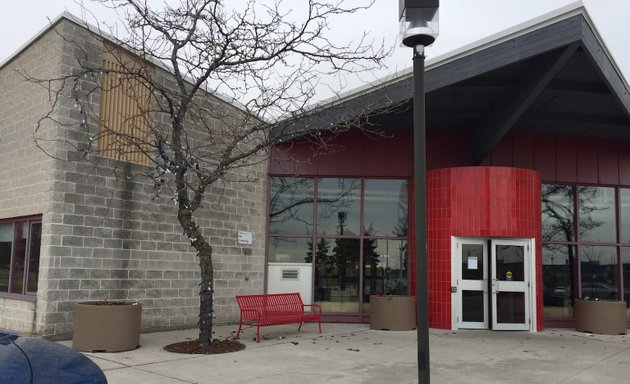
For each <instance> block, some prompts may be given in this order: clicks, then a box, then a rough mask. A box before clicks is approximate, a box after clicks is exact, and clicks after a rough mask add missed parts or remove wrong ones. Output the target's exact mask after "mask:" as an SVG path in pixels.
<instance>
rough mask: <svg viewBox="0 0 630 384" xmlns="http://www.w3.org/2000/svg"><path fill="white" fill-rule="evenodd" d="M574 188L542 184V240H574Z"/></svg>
mask: <svg viewBox="0 0 630 384" xmlns="http://www.w3.org/2000/svg"><path fill="white" fill-rule="evenodd" d="M573 205H574V189H573V186H571V185H558V184H543V185H542V207H541V208H542V240H543V241H573V237H574V236H573V233H574V228H575V226H574V222H573V217H574V212H575V210H574V208H573Z"/></svg>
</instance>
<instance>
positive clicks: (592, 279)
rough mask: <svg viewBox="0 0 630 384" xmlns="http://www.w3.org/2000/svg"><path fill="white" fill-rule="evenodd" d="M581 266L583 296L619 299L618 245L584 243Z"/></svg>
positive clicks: (586, 297) (581, 249) (581, 250)
mask: <svg viewBox="0 0 630 384" xmlns="http://www.w3.org/2000/svg"><path fill="white" fill-rule="evenodd" d="M580 267H581V270H582V276H581V277H582V279H581V281H582V285H581V288H582V298H584V299H599V300H616V299H617V278H616V276H617V247H603V246H590V245H583V246H582V247H581V248H580Z"/></svg>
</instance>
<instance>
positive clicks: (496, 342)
mask: <svg viewBox="0 0 630 384" xmlns="http://www.w3.org/2000/svg"><path fill="white" fill-rule="evenodd" d="M323 328H324V333H323V334H322V335H321V336H320V335H319V334H318V333H317V331H316V330H315V327H314V326H313V325H305V326H304V327H303V329H302V332H300V333H298V332H296V327H294V326H279V327H268V328H265V330H264V332H263V334H264V335H265V340H263V341H262V342H261V343H260V344H257V343H256V342H255V341H254V337H255V329H252V328H250V329H247V330H246V331H245V334H244V335H243V336H242V337H241V339H242V341H243V343H244V344H245V345H246V346H247V348H246V349H245V350H244V351H241V352H236V353H228V354H223V355H211V356H203V355H180V354H173V353H169V352H165V351H163V350H162V347H163V346H165V345H167V344H170V343H173V342H176V341H181V340H185V339H186V338H194V337H195V336H196V330H185V331H173V332H159V333H148V334H143V335H142V338H141V344H142V347H140V348H139V349H137V350H134V351H128V352H121V353H90V354H88V356H89V357H90V358H92V359H93V360H94V361H95V362H96V363H97V364H98V365H99V366H100V367H101V368H102V369H103V370H104V371H105V375H106V376H107V379H108V380H109V382H110V384H118V383H121V384H122V383H125V384H126V383H134V384H135V383H155V384H162V383H164V384H175V383H179V384H181V383H213V384H217V383H220V384H231V383H248V384H249V383H273V384H283V383H291V384H296V383H297V384H308V383H318V384H320V383H325V384H333V383H344V384H345V383H349V384H353V383H357V384H358V383H374V384H376V383H379V384H382V383H396V384H401V383H416V382H417V368H416V341H415V338H416V333H415V331H411V332H387V331H373V330H370V329H368V326H366V325H361V324H324V325H323ZM235 329H236V327H234V326H219V327H216V335H217V336H219V337H227V336H230V334H231V332H232V331H234V330H235ZM64 343H66V344H69V342H64ZM430 348H431V351H430V355H431V381H432V383H434V384H442V383H444V384H447V383H448V384H451V383H501V384H506V383H509V384H518V383H566V384H575V383H597V384H606V383H626V382H628V380H630V379H629V378H630V336H603V335H591V334H585V333H579V332H576V331H572V330H564V329H563V330H558V329H551V330H547V331H545V332H541V333H527V332H491V331H457V332H451V331H441V330H431V335H430Z"/></svg>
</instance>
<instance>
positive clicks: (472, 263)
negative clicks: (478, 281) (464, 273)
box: [467, 256, 478, 269]
mask: <svg viewBox="0 0 630 384" xmlns="http://www.w3.org/2000/svg"><path fill="white" fill-rule="evenodd" d="M467 261H468V269H477V268H478V266H477V265H478V264H477V256H468V258H467Z"/></svg>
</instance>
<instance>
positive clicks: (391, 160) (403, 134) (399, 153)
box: [382, 130, 413, 178]
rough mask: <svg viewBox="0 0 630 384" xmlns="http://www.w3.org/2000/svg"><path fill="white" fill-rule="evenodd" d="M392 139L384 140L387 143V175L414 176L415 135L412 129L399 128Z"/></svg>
mask: <svg viewBox="0 0 630 384" xmlns="http://www.w3.org/2000/svg"><path fill="white" fill-rule="evenodd" d="M392 135H393V137H392V138H391V139H386V140H382V141H383V142H384V143H385V144H386V145H387V176H389V177H401V178H406V177H412V176H413V169H412V164H413V137H412V135H411V131H410V130H404V131H403V130H397V131H395V132H394V133H393V134H392Z"/></svg>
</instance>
